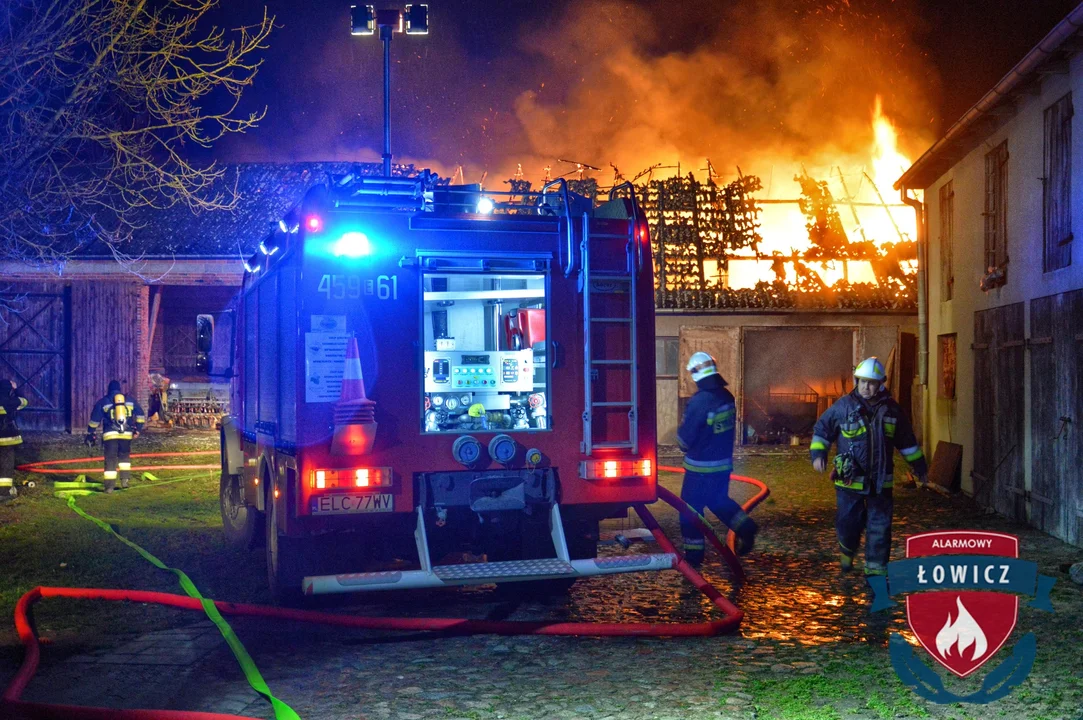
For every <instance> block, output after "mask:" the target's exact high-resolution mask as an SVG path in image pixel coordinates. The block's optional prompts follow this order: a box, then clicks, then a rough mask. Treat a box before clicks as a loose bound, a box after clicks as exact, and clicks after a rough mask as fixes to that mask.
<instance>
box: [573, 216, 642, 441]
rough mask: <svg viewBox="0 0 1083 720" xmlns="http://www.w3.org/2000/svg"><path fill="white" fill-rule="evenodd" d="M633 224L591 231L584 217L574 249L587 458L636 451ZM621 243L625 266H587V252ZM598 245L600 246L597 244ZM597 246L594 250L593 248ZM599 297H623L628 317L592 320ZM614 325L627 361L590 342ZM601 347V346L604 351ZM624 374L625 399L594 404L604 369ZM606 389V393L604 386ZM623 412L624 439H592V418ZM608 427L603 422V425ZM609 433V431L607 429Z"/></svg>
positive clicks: (635, 258) (589, 263)
mask: <svg viewBox="0 0 1083 720" xmlns="http://www.w3.org/2000/svg"><path fill="white" fill-rule="evenodd" d="M635 231H636V227H635V222H634V220H631V219H629V220H628V231H627V232H624V233H613V232H608V233H603V232H593V233H592V232H591V221H590V217H589V216H588V215H587V214H586V213H583V228H582V238H581V240H580V244H579V252H580V259H581V263H580V270H579V291H580V292H581V293H582V295H583V342H584V347H583V405H584V407H583V442H582V443H581V445H580V450H581V451H582V452H583V454H584V455H592V454H593V451H594V450H596V449H598V450H603V449H622V450H628V451H629V452H630V453H631V454H632V455H635V454H636V453H637V452H638V451H639V418H638V405H639V378H638V370H639V363H638V357H639V354H638V351H639V346H638V333H637V328H636V294H637V290H638V287H637V282H636V281H637V276H638V272H639V262H638V258H639V254H638V253H637V246H636V236H635ZM619 240H623V241H624V248H623V251H624V266H623V268H621V267H619V266H617V267H613V268H606V269H594V268H593V267H592V262H593V258H592V253H593V252H594V251H597V250H600V249H608V248H606V247H605V246H609V247H613V246H614V245H616V242H615V241H619ZM599 241H600V242H599ZM599 245H600V246H601V247H598V246H599ZM600 295H608V296H616V297H627V298H628V301H627V303H623V305H624V307H625V308H626V309H627V315H625V314H624V312H623V311H621V312H619V313H609V315H610V316H607V317H596V316H595V315H594V314H593V311H594V303H593V302H592V301H593V299H594V298H595V297H597V296H600ZM603 324H604V325H615V326H618V327H624V328H627V330H626V334H625V336H624V339H626V340H627V343H626V344H625V343H618V345H620V346H622V348H623V351H624V352H627V353H628V357H612V356H611V355H609V354H606V352H605V351H606V350H607V349H608V348H601V349H599V348H597V347H596V344H595V342H594V337H593V336H594V328H595V327H596V326H599V325H603ZM609 344H610V343H608V342H606V343H603V345H606V346H608V345H609ZM618 368H619V369H626V370H627V373H628V384H627V394H625V395H623V396H618V397H606V398H605V399H604V400H602V401H596V400H595V399H594V398H595V395H596V393H595V392H594V383H595V382H599V383H600V384H603V385H605V384H606V383H605V382H604V378H605V371H606V370H607V369H618ZM607 389H610V388H609V386H608V385H607ZM611 408H612V409H620V408H627V413H628V436H627V437H618V438H614V437H612V436H608V437H605V438H604V439H602V440H600V441H599V440H596V439H595V430H596V423H595V413H596V412H600V413H608V412H611V410H610V409H611ZM607 425H608V423H607ZM607 429H608V428H607Z"/></svg>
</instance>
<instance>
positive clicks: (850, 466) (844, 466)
mask: <svg viewBox="0 0 1083 720" xmlns="http://www.w3.org/2000/svg"><path fill="white" fill-rule="evenodd" d="M835 474H836V475H837V476H838V477H840V478H842V479H843V480H848V479H850V478H852V477H853V476H854V459H853V458H852V457H850V455H849V454H848V453H843V454H841V455H836V456H835Z"/></svg>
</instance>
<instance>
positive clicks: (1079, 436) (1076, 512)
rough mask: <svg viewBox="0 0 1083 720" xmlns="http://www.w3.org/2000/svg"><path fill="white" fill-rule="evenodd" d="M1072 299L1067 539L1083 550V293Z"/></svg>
mask: <svg viewBox="0 0 1083 720" xmlns="http://www.w3.org/2000/svg"><path fill="white" fill-rule="evenodd" d="M1069 296H1070V297H1071V299H1072V302H1071V305H1070V306H1069V307H1068V308H1067V310H1068V312H1069V317H1070V318H1071V335H1070V336H1069V337H1071V339H1072V340H1073V341H1074V342H1073V343H1072V347H1071V349H1070V350H1069V352H1068V353H1067V357H1068V363H1069V364H1070V365H1071V368H1072V371H1071V372H1072V385H1073V388H1074V390H1073V391H1072V396H1073V403H1072V405H1071V414H1072V424H1071V426H1070V427H1069V428H1068V430H1069V431H1070V436H1069V437H1070V441H1069V444H1068V447H1067V450H1066V452H1067V453H1068V457H1069V458H1075V460H1074V462H1073V461H1072V460H1071V459H1070V460H1069V462H1070V463H1071V464H1070V465H1069V466H1068V468H1069V470H1070V472H1069V473H1067V474H1066V475H1065V476H1064V478H1063V482H1064V483H1065V484H1066V485H1067V487H1068V496H1067V498H1066V500H1067V504H1068V528H1067V531H1066V533H1065V534H1066V539H1067V540H1068V542H1070V543H1072V544H1073V545H1078V546H1080V547H1083V472H1080V463H1079V458H1080V457H1083V290H1076V291H1075V292H1072V293H1069Z"/></svg>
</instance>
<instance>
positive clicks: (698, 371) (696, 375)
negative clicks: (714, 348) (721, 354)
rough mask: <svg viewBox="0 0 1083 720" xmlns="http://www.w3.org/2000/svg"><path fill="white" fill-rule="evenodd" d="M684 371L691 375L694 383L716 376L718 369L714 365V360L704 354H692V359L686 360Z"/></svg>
mask: <svg viewBox="0 0 1083 720" xmlns="http://www.w3.org/2000/svg"><path fill="white" fill-rule="evenodd" d="M684 369H685V370H687V371H688V372H690V373H692V379H693V380H694V381H696V382H699V381H700V380H703V379H704V378H709V377H710V376H712V375H717V374H718V367H717V366H716V365H715V361H714V358H713V357H711V356H710V355H708V354H707V353H705V352H694V353H692V357H690V358H688V364H687V365H685V367H684Z"/></svg>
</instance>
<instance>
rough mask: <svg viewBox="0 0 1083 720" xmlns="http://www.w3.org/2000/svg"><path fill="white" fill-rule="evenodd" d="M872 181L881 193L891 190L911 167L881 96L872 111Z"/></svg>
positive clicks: (877, 97) (877, 98)
mask: <svg viewBox="0 0 1083 720" xmlns="http://www.w3.org/2000/svg"><path fill="white" fill-rule="evenodd" d="M872 131H873V137H874V141H873V148H872V179H873V181H874V182H875V183H876V187H877V188H878V189H879V190H880V192H881V193H884V192H888V191H890V190H891V186H892V185H894V184H895V181H896V180H898V179H899V176H900V175H902V174H903V172H905V171H906V169H907V168H908V167H910V159H909V158H907V157H906V156H905V155H903V154H902V153H900V152H899V150H898V140H899V137H898V133H896V131H895V125H894V124H893V123H892V122H891V120H889V119H888V117H887V116H886V115H884V104H883V101H882V100H881V99H880V96H879V95H877V96H876V103H875V105H874V106H873V111H872Z"/></svg>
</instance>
